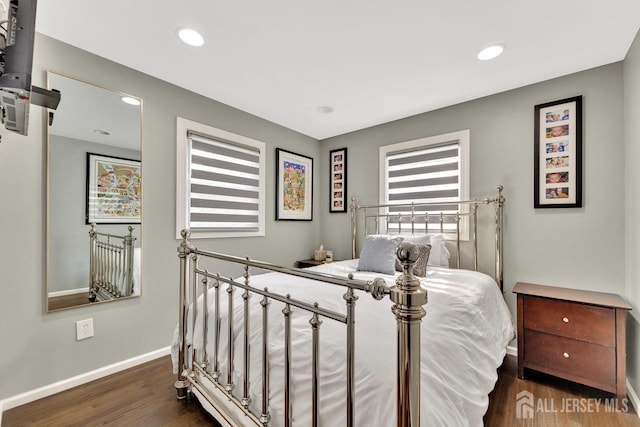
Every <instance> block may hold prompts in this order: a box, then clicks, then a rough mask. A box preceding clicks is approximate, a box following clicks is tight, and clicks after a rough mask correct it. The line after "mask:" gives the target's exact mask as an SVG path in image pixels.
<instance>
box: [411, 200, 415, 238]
mask: <svg viewBox="0 0 640 427" xmlns="http://www.w3.org/2000/svg"><path fill="white" fill-rule="evenodd" d="M415 225H416V211H415V207H414V205H413V202H411V234H412V235H413V234H415V232H416V231H415Z"/></svg>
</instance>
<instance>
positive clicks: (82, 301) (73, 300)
mask: <svg viewBox="0 0 640 427" xmlns="http://www.w3.org/2000/svg"><path fill="white" fill-rule="evenodd" d="M88 295H89V292H88V291H87V292H79V293H76V294H70V295H62V296H59V297H51V298H49V311H55V310H62V309H64V308H69V307H77V306H79V305H87V304H90V303H89V299H88V298H87V297H88Z"/></svg>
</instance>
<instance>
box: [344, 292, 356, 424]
mask: <svg viewBox="0 0 640 427" xmlns="http://www.w3.org/2000/svg"><path fill="white" fill-rule="evenodd" d="M343 298H344V300H345V302H346V305H347V427H353V426H354V425H355V424H354V421H353V411H354V405H355V387H354V386H355V382H354V381H355V379H354V375H355V350H356V339H355V322H356V300H357V299H358V296H357V295H355V294H354V293H353V289H352V288H349V290H348V291H347V293H346V294H344V296H343Z"/></svg>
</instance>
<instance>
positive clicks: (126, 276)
mask: <svg viewBox="0 0 640 427" xmlns="http://www.w3.org/2000/svg"><path fill="white" fill-rule="evenodd" d="M128 230H129V233H128V234H126V235H124V236H118V235H116V234H111V233H101V232H98V231H97V230H96V224H91V230H89V279H90V283H89V301H90V302H98V301H107V300H112V299H116V298H124V297H128V296H131V295H133V293H134V282H133V262H134V260H133V256H134V255H133V254H134V245H135V241H136V238H135V237H134V236H133V230H134V228H133V227H132V226H129V229H128Z"/></svg>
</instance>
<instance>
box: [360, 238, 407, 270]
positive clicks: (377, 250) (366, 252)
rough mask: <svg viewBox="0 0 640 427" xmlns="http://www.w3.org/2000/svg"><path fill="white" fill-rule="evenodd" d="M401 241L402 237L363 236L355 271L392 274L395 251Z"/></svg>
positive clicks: (394, 268) (394, 265)
mask: <svg viewBox="0 0 640 427" xmlns="http://www.w3.org/2000/svg"><path fill="white" fill-rule="evenodd" d="M402 240H403V237H402V236H387V235H382V234H370V235H368V236H365V237H364V242H363V243H362V250H361V251H360V259H359V260H358V267H357V268H356V270H358V271H373V272H376V273H382V274H394V273H395V271H396V249H397V248H398V245H399V244H400V243H401V242H402Z"/></svg>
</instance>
